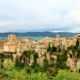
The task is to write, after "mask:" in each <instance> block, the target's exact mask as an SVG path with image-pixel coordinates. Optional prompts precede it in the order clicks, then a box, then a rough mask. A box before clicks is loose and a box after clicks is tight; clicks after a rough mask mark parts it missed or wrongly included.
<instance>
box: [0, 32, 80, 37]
mask: <svg viewBox="0 0 80 80" xmlns="http://www.w3.org/2000/svg"><path fill="white" fill-rule="evenodd" d="M9 34H15V35H16V36H17V37H25V36H30V37H40V36H42V37H46V36H49V37H55V36H56V34H60V37H73V36H74V35H76V34H79V33H70V32H58V33H56V32H24V33H21V32H6V33H0V37H7V36H8V35H9Z"/></svg>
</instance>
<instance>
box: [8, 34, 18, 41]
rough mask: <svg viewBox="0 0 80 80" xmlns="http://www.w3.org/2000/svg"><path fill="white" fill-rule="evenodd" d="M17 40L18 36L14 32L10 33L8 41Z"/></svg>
mask: <svg viewBox="0 0 80 80" xmlns="http://www.w3.org/2000/svg"><path fill="white" fill-rule="evenodd" d="M14 40H16V36H15V35H13V34H10V35H8V41H14Z"/></svg>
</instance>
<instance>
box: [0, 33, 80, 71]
mask: <svg viewBox="0 0 80 80" xmlns="http://www.w3.org/2000/svg"><path fill="white" fill-rule="evenodd" d="M77 40H78V41H79V40H80V34H78V35H75V36H73V37H69V38H60V35H59V34H56V37H55V38H51V37H45V38H43V39H40V40H39V41H38V42H35V41H33V40H29V39H25V38H23V39H18V38H17V37H16V35H14V34H10V35H8V39H7V40H0V53H4V55H10V54H12V58H13V61H15V60H16V57H18V58H20V57H21V56H22V54H23V53H24V52H25V51H35V52H37V53H38V58H37V63H38V64H39V65H42V63H43V61H44V59H47V60H48V62H49V63H51V61H50V60H51V58H52V62H53V63H56V61H57V55H58V54H63V51H64V49H65V50H66V49H67V48H68V47H70V46H75V45H76V41H77ZM79 45H80V43H79ZM50 47H53V48H54V50H53V52H52V53H53V54H51V55H50V51H49V48H50ZM72 54H73V53H72V52H71V51H69V54H67V57H68V59H67V61H66V64H67V65H68V66H69V67H70V68H71V70H77V68H76V66H75V61H74V60H72V59H73V58H72V57H70V55H72ZM45 55H46V57H45ZM33 62H34V58H33V56H31V58H30V62H29V63H28V65H32V63H33ZM76 64H77V66H78V70H79V68H80V67H79V64H80V63H79V60H78V63H76Z"/></svg>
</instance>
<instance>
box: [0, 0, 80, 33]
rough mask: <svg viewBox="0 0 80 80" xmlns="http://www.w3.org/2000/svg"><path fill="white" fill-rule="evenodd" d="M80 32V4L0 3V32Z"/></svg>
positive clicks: (53, 0) (72, 0)
mask: <svg viewBox="0 0 80 80" xmlns="http://www.w3.org/2000/svg"><path fill="white" fill-rule="evenodd" d="M28 31H53V32H56V31H57V32H58V31H59V32H61V31H64V32H65V31H66V32H80V0H0V32H28Z"/></svg>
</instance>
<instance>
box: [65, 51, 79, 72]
mask: <svg viewBox="0 0 80 80" xmlns="http://www.w3.org/2000/svg"><path fill="white" fill-rule="evenodd" d="M77 54H78V53H77V52H75V54H73V53H72V52H71V51H70V52H69V53H68V54H67V57H68V58H67V61H66V65H67V66H69V67H70V70H71V71H79V70H80V58H77V56H76V55H77Z"/></svg>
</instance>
